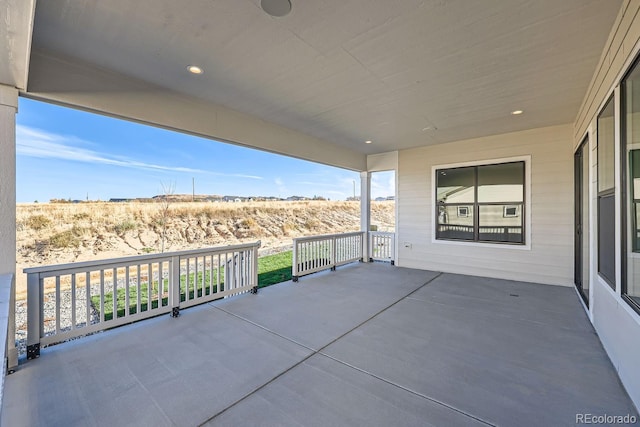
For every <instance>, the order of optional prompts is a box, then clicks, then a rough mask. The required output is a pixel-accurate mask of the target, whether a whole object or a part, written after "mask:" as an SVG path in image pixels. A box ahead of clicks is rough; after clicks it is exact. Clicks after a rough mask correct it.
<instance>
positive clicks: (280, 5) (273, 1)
mask: <svg viewBox="0 0 640 427" xmlns="http://www.w3.org/2000/svg"><path fill="white" fill-rule="evenodd" d="M260 6H261V7H262V10H264V11H265V12H267V13H268V14H269V15H271V16H275V17H277V18H280V17H282V16H285V15H287V14H288V13H289V12H291V2H290V1H289V0H261V1H260Z"/></svg>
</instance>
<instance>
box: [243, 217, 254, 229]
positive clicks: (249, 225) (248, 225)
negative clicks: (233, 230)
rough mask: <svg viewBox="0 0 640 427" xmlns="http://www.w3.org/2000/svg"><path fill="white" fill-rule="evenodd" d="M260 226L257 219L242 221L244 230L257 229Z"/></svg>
mask: <svg viewBox="0 0 640 427" xmlns="http://www.w3.org/2000/svg"><path fill="white" fill-rule="evenodd" d="M257 226H258V223H257V222H256V220H255V219H253V218H251V217H249V218H245V219H243V220H242V221H240V227H242V228H256V227H257Z"/></svg>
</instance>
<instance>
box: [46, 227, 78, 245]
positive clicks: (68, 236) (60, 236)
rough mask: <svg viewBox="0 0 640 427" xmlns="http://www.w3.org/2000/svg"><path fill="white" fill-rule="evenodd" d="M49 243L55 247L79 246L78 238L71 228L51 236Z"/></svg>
mask: <svg viewBox="0 0 640 427" xmlns="http://www.w3.org/2000/svg"><path fill="white" fill-rule="evenodd" d="M49 244H50V245H51V246H53V247H54V248H56V249H65V248H77V247H78V246H80V238H79V237H78V236H77V235H76V234H75V233H74V232H73V230H67V231H62V232H60V233H56V234H54V235H53V236H51V237H50V238H49Z"/></svg>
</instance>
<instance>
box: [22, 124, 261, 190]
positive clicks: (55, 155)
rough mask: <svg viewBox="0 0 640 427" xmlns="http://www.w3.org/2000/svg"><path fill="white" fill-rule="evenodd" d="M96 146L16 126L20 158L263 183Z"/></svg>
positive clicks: (246, 175)
mask: <svg viewBox="0 0 640 427" xmlns="http://www.w3.org/2000/svg"><path fill="white" fill-rule="evenodd" d="M93 145H94V144H92V143H90V142H88V141H84V140H81V139H79V138H76V137H73V136H66V135H59V134H55V133H51V132H46V131H43V130H40V129H36V128H32V127H29V126H24V125H16V152H17V155H19V156H27V157H38V158H50V159H59V160H70V161H76V162H83V163H93V164H104V165H111V166H117V167H124V168H132V169H143V170H149V171H161V172H182V173H190V174H207V175H216V176H230V177H235V178H246V179H263V178H262V177H261V176H257V175H249V174H241V173H222V172H214V171H208V170H203V169H195V168H189V167H183V166H166V165H158V164H154V163H146V162H141V161H138V160H135V159H130V158H127V157H123V156H114V155H111V154H108V153H102V152H100V151H96V150H92V149H90V148H88V147H91V146H93Z"/></svg>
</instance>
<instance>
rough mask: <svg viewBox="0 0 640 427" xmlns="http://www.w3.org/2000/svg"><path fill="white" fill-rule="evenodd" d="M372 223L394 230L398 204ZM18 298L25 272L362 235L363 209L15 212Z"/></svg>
mask: <svg viewBox="0 0 640 427" xmlns="http://www.w3.org/2000/svg"><path fill="white" fill-rule="evenodd" d="M371 209H372V224H374V225H377V226H378V229H379V230H381V231H391V230H393V224H394V222H395V218H394V204H393V202H374V203H372V208H371ZM16 227H17V257H18V259H17V266H16V267H17V268H16V270H17V273H18V274H17V297H18V299H20V298H24V296H25V295H24V294H25V288H26V275H24V274H22V269H23V268H26V267H34V266H39V265H49V264H60V263H69V262H76V261H87V260H94V259H104V258H115V257H121V256H128V255H137V254H143V253H153V252H161V251H162V250H163V246H164V251H165V252H167V251H176V250H182V249H191V248H200V247H206V246H217V245H227V244H236V243H240V242H249V241H256V240H261V241H262V248H263V249H262V251H263V252H269V251H276V250H279V249H281V248H284V247H286V246H290V245H291V239H292V238H294V237H300V236H310V235H317V234H328V233H341V232H347V231H356V230H358V229H359V227H360V204H359V203H358V202H330V201H304V202H273V201H270V202H250V203H206V202H195V203H173V202H171V203H167V202H162V201H161V202H157V203H139V202H129V203H106V202H105V203H77V204H71V203H68V204H67V203H60V204H59V203H54V204H35V203H34V204H20V205H18V208H17V221H16Z"/></svg>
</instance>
